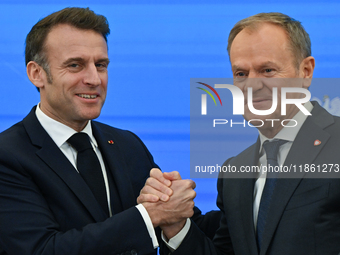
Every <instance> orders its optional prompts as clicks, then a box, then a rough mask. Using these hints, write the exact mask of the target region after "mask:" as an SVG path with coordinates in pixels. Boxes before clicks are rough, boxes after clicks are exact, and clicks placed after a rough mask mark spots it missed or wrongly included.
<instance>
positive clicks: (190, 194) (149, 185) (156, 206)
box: [137, 168, 196, 239]
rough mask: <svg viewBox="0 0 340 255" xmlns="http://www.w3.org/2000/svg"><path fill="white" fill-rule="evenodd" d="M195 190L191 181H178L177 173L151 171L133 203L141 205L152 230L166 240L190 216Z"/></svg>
mask: <svg viewBox="0 0 340 255" xmlns="http://www.w3.org/2000/svg"><path fill="white" fill-rule="evenodd" d="M195 187H196V184H195V182H194V181H192V180H182V178H181V176H180V174H179V173H178V172H177V171H174V172H170V173H162V172H161V171H160V170H159V169H157V168H153V169H151V171H150V177H149V178H148V179H147V181H146V183H145V186H144V187H143V189H142V190H141V192H140V195H139V197H138V198H137V203H138V204H143V206H144V207H145V209H146V210H147V212H148V214H149V216H150V218H151V221H152V224H153V226H154V227H158V226H159V227H161V228H162V230H163V233H164V235H165V236H166V237H167V238H168V239H170V238H172V237H173V236H175V235H176V234H177V233H178V232H179V231H180V230H181V229H182V228H183V226H184V225H185V222H186V219H187V218H190V217H191V216H192V215H193V213H194V211H193V208H194V205H195V203H194V201H193V199H194V198H195V196H196V192H195V191H194V189H195Z"/></svg>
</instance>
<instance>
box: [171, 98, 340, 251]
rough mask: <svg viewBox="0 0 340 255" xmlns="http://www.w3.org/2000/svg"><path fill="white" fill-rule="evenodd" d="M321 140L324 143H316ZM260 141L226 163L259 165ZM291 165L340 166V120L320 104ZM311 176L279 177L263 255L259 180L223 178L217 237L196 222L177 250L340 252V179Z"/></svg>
mask: <svg viewBox="0 0 340 255" xmlns="http://www.w3.org/2000/svg"><path fill="white" fill-rule="evenodd" d="M316 140H319V141H321V144H320V145H317V146H315V145H314V141H316ZM259 145H260V144H259V141H257V142H256V143H255V144H254V145H252V146H250V147H249V148H247V149H246V150H245V151H243V152H242V153H240V154H239V155H237V156H236V157H234V158H231V159H229V160H227V161H226V162H225V163H224V164H225V165H233V166H236V167H237V169H240V166H247V165H248V166H251V165H257V164H258V160H259V155H258V151H259ZM290 164H292V165H296V166H299V165H304V164H308V166H310V165H311V164H315V165H322V164H339V165H340V118H338V117H334V116H332V115H330V114H329V113H328V112H327V111H326V110H324V109H323V108H322V107H320V106H319V105H318V104H315V106H314V109H313V111H312V116H309V117H308V118H307V119H306V121H305V123H304V124H303V126H302V127H301V129H300V131H299V133H298V135H297V137H296V139H295V141H294V142H293V144H292V147H291V149H290V151H289V154H288V156H287V158H286V161H285V163H284V165H287V166H289V165H290ZM329 169H330V168H328V170H329ZM308 175H309V174H308V173H300V174H297V176H296V178H292V179H278V180H277V184H276V189H275V191H274V193H273V197H272V203H271V207H270V209H269V210H270V211H269V219H268V221H267V224H266V228H265V230H264V236H263V243H262V248H261V251H260V253H259V252H258V248H257V244H256V237H255V231H254V221H253V192H254V183H255V179H228V178H220V179H219V180H218V198H217V205H218V206H219V208H220V209H221V211H222V213H223V216H222V219H221V222H220V228H219V230H218V231H217V233H216V235H215V237H214V241H213V242H212V241H210V240H209V239H207V238H206V237H205V236H204V234H203V233H202V232H200V231H199V230H198V229H197V227H196V226H195V224H192V227H191V229H190V230H189V233H188V235H187V236H186V238H185V239H184V241H183V242H182V244H181V245H180V247H179V248H178V249H177V250H176V251H175V252H174V253H173V254H185V255H188V254H195V255H197V254H204V255H208V254H236V255H258V254H260V255H288V254H289V255H301V254H308V255H331V254H334V255H338V254H339V253H340V241H339V240H340V179H338V178H332V179H327V178H318V179H316V178H308V177H310V176H308ZM339 175H340V172H339ZM222 177H223V176H222ZM325 177H326V176H325ZM338 177H340V176H338Z"/></svg>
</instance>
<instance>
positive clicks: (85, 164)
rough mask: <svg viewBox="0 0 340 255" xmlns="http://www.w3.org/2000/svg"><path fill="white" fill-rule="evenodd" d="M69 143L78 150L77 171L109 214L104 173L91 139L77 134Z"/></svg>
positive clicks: (84, 134) (82, 134) (81, 133)
mask: <svg viewBox="0 0 340 255" xmlns="http://www.w3.org/2000/svg"><path fill="white" fill-rule="evenodd" d="M67 142H68V143H70V144H71V145H72V147H73V148H74V149H76V150H77V152H78V155H77V169H78V171H79V174H80V175H81V177H82V178H83V179H84V181H85V182H86V184H87V185H88V186H89V187H90V189H91V191H92V193H93V195H94V196H95V198H96V199H97V201H98V203H99V204H100V205H101V207H102V208H103V209H104V211H105V212H106V213H107V214H108V213H109V210H108V202H107V194H106V188H105V182H104V177H103V172H102V169H101V166H100V162H99V160H98V157H97V154H96V153H95V152H94V150H93V147H92V145H91V142H90V137H89V136H88V135H87V134H86V133H83V132H80V133H75V134H74V135H73V136H71V137H70V138H69V139H68V140H67Z"/></svg>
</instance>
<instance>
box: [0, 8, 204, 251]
mask: <svg viewBox="0 0 340 255" xmlns="http://www.w3.org/2000/svg"><path fill="white" fill-rule="evenodd" d="M108 34H109V27H108V23H107V20H106V18H105V17H104V16H101V15H97V14H95V13H93V12H92V11H91V10H89V9H88V8H87V9H84V8H66V9H63V10H61V11H59V12H56V13H53V14H51V15H49V16H47V17H46V18H44V19H42V20H40V21H39V22H38V23H37V24H36V25H35V26H34V27H33V28H32V30H31V31H30V33H29V34H28V36H27V39H26V64H27V75H28V77H29V79H30V81H31V82H32V83H33V84H34V85H35V86H36V87H37V88H38V90H39V92H40V99H41V101H40V103H39V104H38V105H37V106H36V107H34V108H33V109H32V110H31V112H30V113H29V114H28V115H27V116H26V117H25V118H24V120H23V121H21V122H19V123H17V124H15V125H14V126H12V127H11V128H9V129H8V130H6V131H4V132H3V133H1V134H0V205H1V206H0V226H1V227H0V254H4V255H5V254H6V255H9V254H11V255H26V254H27V255H31V254H49V255H50V254H56V255H57V254H59V255H66V254H67V255H76V254H91V255H93V254H100V255H105V254H156V248H157V247H158V241H157V238H156V234H155V230H154V227H158V226H162V225H163V226H164V228H165V229H167V226H165V224H168V225H170V227H168V229H172V231H174V229H178V228H179V229H180V228H182V227H183V224H184V223H183V222H185V221H186V218H187V217H190V216H192V214H193V202H192V200H193V198H194V196H195V192H194V191H193V188H194V183H193V182H192V181H190V180H181V181H179V182H174V183H172V187H173V191H174V192H173V194H172V191H171V193H169V194H172V196H171V199H170V201H169V202H167V203H166V204H164V205H162V206H158V205H159V203H158V204H151V203H150V204H149V205H145V206H144V205H138V206H136V198H137V196H138V195H139V192H140V190H141V189H142V187H143V186H144V184H145V181H146V178H147V177H148V176H149V172H150V169H152V168H157V165H156V164H155V163H154V161H153V158H152V156H151V154H150V153H149V151H148V150H147V148H146V147H145V145H144V144H143V143H142V141H141V140H140V139H139V138H138V137H137V136H136V135H134V134H133V133H131V132H128V131H123V130H120V129H116V128H113V127H109V126H107V125H105V124H102V123H99V122H95V121H91V120H92V119H95V118H97V117H98V116H99V114H100V111H101V108H102V106H103V104H104V101H105V97H106V90H107V82H108V74H107V67H108V64H109V58H108V54H107V42H106V37H107V35H108ZM75 137H77V138H75ZM79 137H80V139H79ZM73 138H74V139H73ZM79 143H80V144H85V147H86V146H87V147H86V148H85V147H84V148H82V145H79ZM81 155H82V156H81ZM81 157H82V159H83V160H84V161H82V160H80V158H81ZM87 160H90V161H87ZM83 162H90V163H83ZM94 165H97V167H94ZM88 166H91V169H90V171H89V168H88ZM95 170H96V171H98V172H96V173H95V174H93V173H94V171H95ZM89 174H90V177H88V176H89ZM94 181H95V182H94ZM168 185H170V182H168ZM176 210H177V211H176ZM195 210H196V209H195ZM197 219H198V218H197ZM198 220H199V221H200V222H203V221H202V218H199V219H198ZM174 223H176V227H174V225H173V224H174ZM203 225H204V224H203Z"/></svg>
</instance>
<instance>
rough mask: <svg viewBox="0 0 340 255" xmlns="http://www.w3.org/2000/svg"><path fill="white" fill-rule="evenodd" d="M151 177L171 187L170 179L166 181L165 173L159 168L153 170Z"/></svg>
mask: <svg viewBox="0 0 340 255" xmlns="http://www.w3.org/2000/svg"><path fill="white" fill-rule="evenodd" d="M150 177H153V178H155V179H157V180H158V181H159V182H161V183H164V184H165V185H166V186H168V187H170V185H171V181H170V180H169V179H165V178H164V176H163V173H162V171H161V170H159V169H158V168H152V169H151V171H150Z"/></svg>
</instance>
